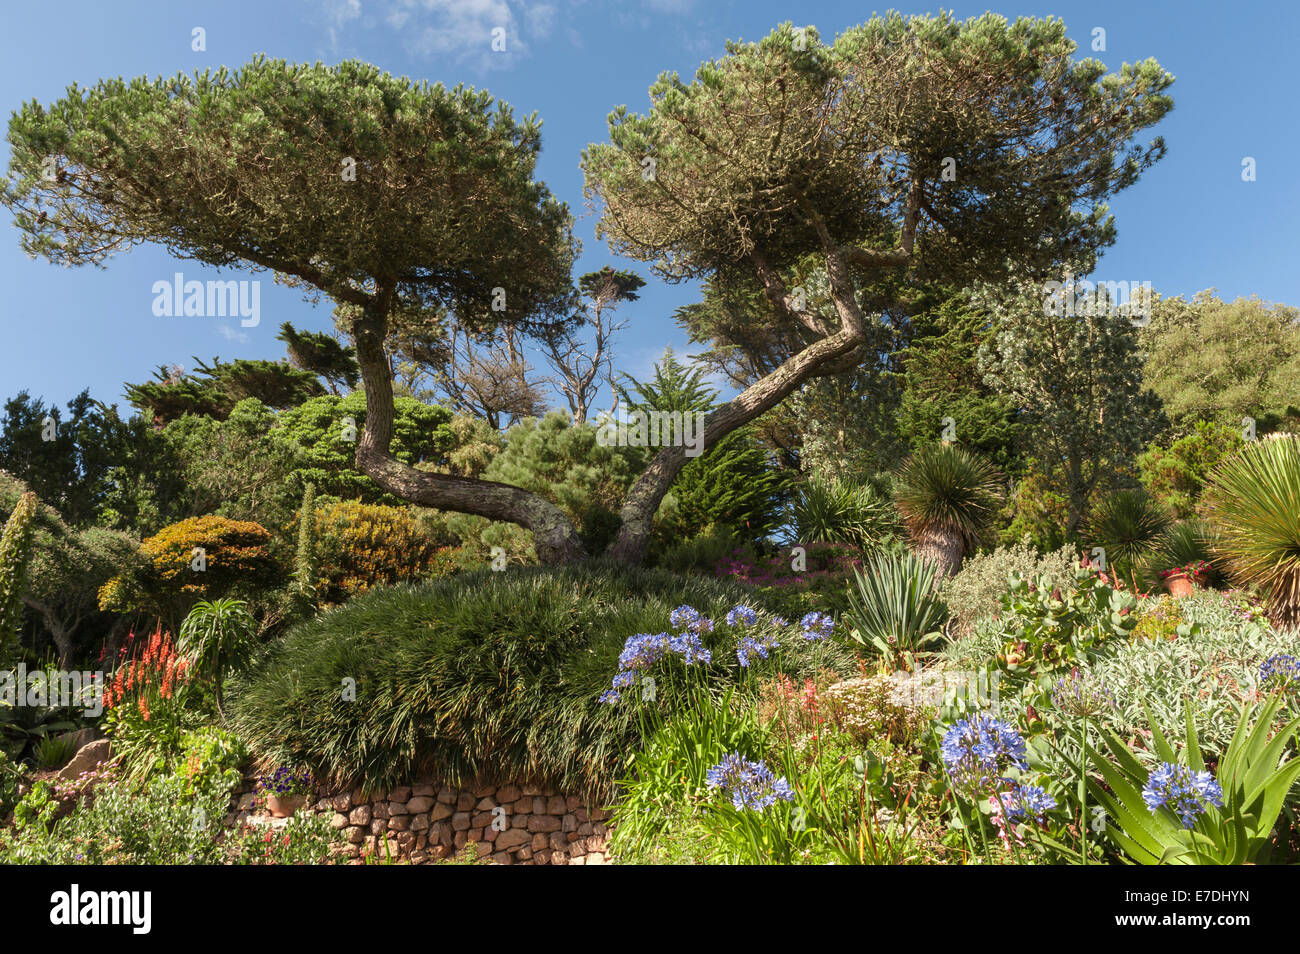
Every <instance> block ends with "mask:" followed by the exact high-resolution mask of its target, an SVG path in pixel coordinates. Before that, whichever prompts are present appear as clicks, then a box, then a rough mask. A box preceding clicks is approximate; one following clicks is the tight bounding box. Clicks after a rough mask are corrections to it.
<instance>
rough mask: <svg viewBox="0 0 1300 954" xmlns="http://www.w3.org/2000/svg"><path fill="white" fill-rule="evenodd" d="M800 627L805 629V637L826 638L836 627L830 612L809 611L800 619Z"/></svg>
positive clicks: (811, 638) (812, 638)
mask: <svg viewBox="0 0 1300 954" xmlns="http://www.w3.org/2000/svg"><path fill="white" fill-rule="evenodd" d="M799 627H800V629H802V630H803V638H804V639H809V640H818V639H826V638H827V637H828V636H830V634H831V632H832V631H833V630H834V629H835V620H833V619H831V617H830V614H829V613H809V614H808V615H807V616H805V617H804V618H803V619H801V620H799Z"/></svg>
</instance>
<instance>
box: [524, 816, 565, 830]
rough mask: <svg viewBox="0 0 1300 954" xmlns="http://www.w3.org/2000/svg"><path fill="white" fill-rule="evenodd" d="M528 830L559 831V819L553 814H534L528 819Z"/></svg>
mask: <svg viewBox="0 0 1300 954" xmlns="http://www.w3.org/2000/svg"><path fill="white" fill-rule="evenodd" d="M528 830H529V831H534V832H537V831H559V830H560V820H559V819H558V818H556V817H555V816H554V815H534V816H532V817H531V818H529V819H528Z"/></svg>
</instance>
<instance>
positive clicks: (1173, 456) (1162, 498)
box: [1137, 421, 1242, 519]
mask: <svg viewBox="0 0 1300 954" xmlns="http://www.w3.org/2000/svg"><path fill="white" fill-rule="evenodd" d="M1241 446H1242V439H1241V430H1240V428H1238V427H1228V426H1227V425H1225V424H1216V423H1213V422H1211V421H1197V422H1196V429H1195V430H1194V431H1193V432H1192V433H1190V434H1186V435H1184V436H1183V437H1180V438H1178V439H1177V440H1175V441H1174V442H1173V443H1172V444H1170V445H1169V446H1168V447H1161V446H1158V445H1152V446H1151V447H1150V448H1148V449H1147V450H1146V451H1144V452H1143V454H1142V455H1141V456H1140V457H1138V460H1137V463H1138V470H1139V472H1140V473H1141V476H1142V486H1144V487H1146V489H1147V490H1148V491H1150V492H1151V495H1152V496H1153V497H1155V498H1156V500H1158V501H1159V502H1160V503H1161V504H1163V505H1164V506H1166V507H1168V508H1169V509H1170V510H1172V511H1173V512H1174V514H1175V515H1176V516H1178V517H1180V518H1182V519H1187V518H1189V517H1192V516H1194V515H1195V514H1196V508H1197V505H1198V504H1199V503H1200V501H1201V493H1202V491H1203V490H1204V489H1205V482H1206V480H1207V479H1208V478H1209V476H1210V472H1211V471H1212V470H1213V469H1214V467H1215V466H1216V465H1217V464H1218V463H1219V462H1220V461H1221V460H1223V459H1224V458H1226V457H1229V456H1231V455H1232V454H1234V453H1236V452H1237V451H1238V450H1240V449H1241Z"/></svg>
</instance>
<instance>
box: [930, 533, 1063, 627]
mask: <svg viewBox="0 0 1300 954" xmlns="http://www.w3.org/2000/svg"><path fill="white" fill-rule="evenodd" d="M1078 565H1079V552H1078V550H1077V549H1075V548H1074V547H1072V546H1068V545H1067V546H1063V547H1061V548H1060V549H1059V550H1054V551H1053V552H1051V553H1048V554H1046V555H1044V554H1041V553H1039V552H1038V550H1036V549H1034V547H1032V546H1030V545H1029V544H1028V543H1027V542H1024V541H1021V542H1020V543H1016V544H1013V545H1012V546H1002V547H998V548H997V549H996V550H993V551H992V552H990V553H979V554H976V555H975V556H972V557H968V558H967V560H966V562H965V563H964V564H962V568H961V570H959V571H958V572H957V573H956V575H954V576H951V577H949V578H948V579H946V580H944V583H943V589H942V591H941V595H942V596H943V601H944V602H945V603H947V604H948V610H949V612H951V614H952V616H953V618H954V619H955V620H957V623H958V625H959V626H960V628H961V631H962V633H963V634H966V633H969V632H970V631H971V630H972V628H973V627H974V626H975V624H976V623H977V622H978V621H979V620H981V619H983V618H985V617H988V616H996V615H997V613H998V610H999V608H1000V607H1001V605H1002V594H1003V593H1006V592H1007V590H1009V589H1010V588H1011V583H1010V581H1009V580H1008V579H1007V577H1008V576H1009V575H1010V574H1012V573H1019V574H1020V575H1021V576H1023V577H1026V578H1028V579H1033V578H1036V577H1040V576H1046V577H1047V579H1048V580H1049V581H1050V583H1051V584H1052V585H1053V586H1060V585H1062V584H1073V582H1074V568H1075V567H1076V566H1078Z"/></svg>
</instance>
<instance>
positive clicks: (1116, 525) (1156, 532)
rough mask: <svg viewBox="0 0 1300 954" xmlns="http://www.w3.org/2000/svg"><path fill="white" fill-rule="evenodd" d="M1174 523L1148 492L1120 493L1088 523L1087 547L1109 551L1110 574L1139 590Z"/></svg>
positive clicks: (1106, 500) (1104, 502)
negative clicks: (1143, 571) (1144, 572)
mask: <svg viewBox="0 0 1300 954" xmlns="http://www.w3.org/2000/svg"><path fill="white" fill-rule="evenodd" d="M1171 523H1172V521H1171V519H1170V515H1169V512H1168V511H1167V510H1165V509H1164V507H1162V506H1161V505H1160V504H1159V503H1157V502H1156V500H1155V499H1154V498H1152V497H1151V495H1150V494H1148V493H1147V492H1146V491H1144V490H1120V491H1117V492H1115V493H1113V494H1110V495H1109V496H1107V497H1106V498H1104V499H1103V500H1102V501H1101V503H1100V504H1099V505H1098V506H1097V507H1096V508H1095V509H1094V510H1093V512H1092V517H1091V519H1090V520H1089V522H1088V531H1087V537H1086V540H1087V545H1088V547H1089V549H1090V551H1091V549H1093V548H1096V547H1101V548H1102V549H1103V550H1104V551H1105V566H1104V569H1105V571H1106V572H1108V573H1110V574H1111V575H1112V576H1114V577H1117V578H1118V579H1120V580H1123V581H1125V582H1126V583H1129V584H1131V585H1132V586H1133V587H1134V588H1135V589H1136V588H1138V586H1139V581H1138V572H1139V569H1140V568H1141V567H1142V565H1143V564H1144V563H1145V562H1146V560H1147V559H1148V558H1149V557H1150V556H1151V554H1152V553H1153V552H1155V550H1156V548H1157V547H1158V546H1159V542H1160V540H1161V538H1162V537H1163V536H1164V534H1165V532H1166V531H1167V530H1168V529H1169V526H1170V524H1171Z"/></svg>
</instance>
